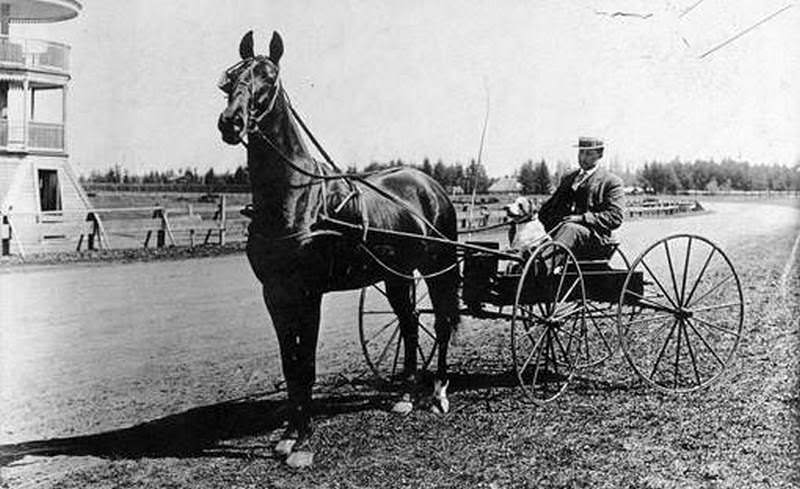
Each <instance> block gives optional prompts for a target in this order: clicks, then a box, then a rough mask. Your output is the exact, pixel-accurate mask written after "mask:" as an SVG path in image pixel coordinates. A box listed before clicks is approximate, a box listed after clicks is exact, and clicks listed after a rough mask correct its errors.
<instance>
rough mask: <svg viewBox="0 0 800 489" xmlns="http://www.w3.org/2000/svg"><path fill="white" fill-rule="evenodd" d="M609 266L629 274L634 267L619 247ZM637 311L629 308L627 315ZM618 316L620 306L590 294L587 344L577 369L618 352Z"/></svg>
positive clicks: (588, 298) (598, 363)
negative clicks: (594, 298)
mask: <svg viewBox="0 0 800 489" xmlns="http://www.w3.org/2000/svg"><path fill="white" fill-rule="evenodd" d="M608 265H609V266H610V267H611V269H613V270H625V271H628V270H630V268H631V263H630V261H629V260H628V257H627V256H625V253H623V252H622V250H620V249H619V248H617V249H615V250H614V253H613V254H612V255H611V258H610V259H609V262H608ZM584 276H585V275H584ZM635 308H636V306H631V305H626V306H625V312H624V314H625V315H633V314H635ZM617 314H618V304H617V303H612V302H602V301H595V300H592V299H591V294H589V297H587V299H586V341H585V343H584V345H585V347H584V349H583V351H582V355H581V357H580V358H579V359H578V364H577V368H580V369H582V368H588V367H595V366H597V365H600V364H602V363H604V362H606V361H607V360H608V359H609V358H611V357H613V356H614V354H616V353H617V350H618V349H619V338H618V337H617Z"/></svg>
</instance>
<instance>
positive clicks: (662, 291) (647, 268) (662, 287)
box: [641, 257, 678, 309]
mask: <svg viewBox="0 0 800 489" xmlns="http://www.w3.org/2000/svg"><path fill="white" fill-rule="evenodd" d="M641 263H642V265H644V268H645V270H647V273H649V274H650V276H651V277H653V280H654V281H655V283H656V285H658V288H659V289H661V293H662V294H664V297H666V299H667V300H668V301H669V302H670V304H672V307H674V308H675V309H678V305H677V304H675V301H673V300H672V297H670V296H669V294H668V293H667V291H666V289H664V286H663V285H661V280H659V279H658V277H656V275H655V274H654V273H653V271H652V270H651V269H650V267H649V266H648V265H647V262H646V261H644V257H642V261H641Z"/></svg>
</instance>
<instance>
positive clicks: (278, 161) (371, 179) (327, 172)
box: [218, 32, 458, 454]
mask: <svg viewBox="0 0 800 489" xmlns="http://www.w3.org/2000/svg"><path fill="white" fill-rule="evenodd" d="M239 54H240V56H241V61H239V62H238V63H237V64H235V65H234V66H233V67H231V68H229V69H228V70H227V71H226V72H225V73H224V75H223V78H222V80H221V81H220V88H221V89H222V90H223V91H224V92H225V93H226V94H227V96H228V106H227V107H226V108H225V110H224V111H223V112H222V113H221V114H220V117H219V123H218V127H219V130H220V132H221V134H222V139H223V140H224V141H225V142H226V143H228V144H233V145H235V144H239V143H243V144H244V145H245V146H246V147H247V167H248V170H249V172H250V181H251V185H252V193H253V207H252V212H251V213H250V215H251V217H252V222H251V223H250V226H249V237H248V242H247V257H248V259H249V260H250V265H251V266H252V268H253V271H254V272H255V274H256V276H257V277H258V279H259V280H260V281H261V283H262V285H263V295H264V301H265V302H266V305H267V309H268V310H269V314H270V316H271V317H272V322H273V324H274V327H275V331H276V333H277V336H278V340H279V342H280V349H281V360H282V362H283V374H284V377H285V378H286V384H287V387H288V396H289V405H290V415H289V424H288V427H287V429H286V431H285V433H284V435H283V437H282V440H281V442H279V443H278V445H277V446H276V450H277V451H279V452H281V453H283V454H288V453H289V452H291V450H292V447H293V446H295V444H296V443H297V442H298V441H303V440H305V439H306V438H307V437H308V436H309V435H310V434H311V431H312V425H311V413H310V412H309V408H310V403H311V386H312V384H313V383H314V377H315V352H316V347H317V335H318V332H319V319H320V302H321V299H322V294H324V293H325V292H329V291H334V290H348V289H357V288H360V287H364V286H366V285H368V284H372V283H376V282H380V281H385V283H386V290H387V295H388V297H389V301H390V303H391V304H392V308H393V309H394V311H395V313H396V314H397V316H398V319H399V323H400V329H401V334H402V339H403V343H404V352H405V362H404V363H405V364H404V366H403V369H404V370H403V372H404V375H405V376H406V378H407V379H414V378H415V374H416V368H417V357H416V352H417V320H416V318H415V317H414V311H413V307H412V303H411V294H410V291H411V284H412V281H411V280H409V279H408V278H407V277H408V276H409V275H410V274H412V273H413V271H414V270H419V272H420V273H422V274H423V275H425V274H433V275H434V276H431V277H428V278H427V279H426V283H427V285H428V289H429V291H430V296H431V302H432V304H433V307H434V311H435V316H436V321H435V330H436V337H437V346H438V349H439V357H438V368H437V373H436V380H435V382H434V384H435V390H436V391H437V396H438V399H439V400H440V402H439V406H440V408H441V410H442V411H445V410H446V409H447V401H446V398H445V397H444V387H446V376H447V345H448V342H449V339H450V335H451V332H452V330H453V328H455V326H456V325H457V323H458V297H457V287H458V270H457V268H456V267H455V266H454V264H455V262H456V252H455V248H454V247H453V246H450V245H447V244H445V243H443V242H439V243H435V242H429V241H424V240H420V239H416V238H412V237H408V236H407V235H406V236H403V235H390V234H387V233H384V232H380V231H381V230H393V231H398V232H400V233H407V234H413V235H419V236H435V237H439V238H445V239H448V240H456V239H457V234H456V213H455V209H454V208H453V205H452V203H451V202H450V200H449V199H448V197H447V194H446V193H445V191H444V190H443V189H442V188H441V186H439V185H438V184H437V183H436V182H435V181H434V180H432V179H431V178H429V177H428V176H427V175H425V174H424V173H422V172H419V171H416V170H413V169H406V168H404V169H397V170H395V171H389V172H381V173H378V174H374V175H370V176H368V177H359V176H356V177H353V178H347V179H345V178H342V177H340V176H339V175H341V174H338V173H337V172H336V171H335V170H334V169H333V168H332V167H331V166H330V165H328V164H323V163H321V162H318V161H316V160H314V159H313V158H312V157H311V156H310V155H309V152H308V151H307V149H306V146H305V144H304V142H303V138H302V136H301V134H300V132H299V131H298V128H297V125H296V119H295V118H294V117H293V114H292V111H291V106H290V103H289V99H288V97H287V96H286V93H285V92H284V91H283V88H282V87H281V83H280V78H279V72H280V68H279V61H280V58H281V55H282V54H283V41H282V40H281V38H280V36H279V35H278V33H273V37H272V40H271V42H270V53H269V56H256V55H255V54H254V52H253V39H252V32H248V33H247V34H245V36H244V37H243V38H242V41H241V44H240V46H239ZM343 123H344V122H343ZM337 223H338V224H337ZM342 223H345V224H342ZM369 253H372V254H374V255H375V256H376V257H377V258H379V259H380V261H381V262H383V264H382V265H381V264H378V262H376V261H375V260H374V259H373V258H372V257H370V256H369ZM440 271H445V272H444V273H437V272H440ZM442 401H443V402H442ZM298 446H299V445H298ZM295 449H297V446H295Z"/></svg>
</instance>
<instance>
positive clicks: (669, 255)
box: [664, 240, 681, 338]
mask: <svg viewBox="0 0 800 489" xmlns="http://www.w3.org/2000/svg"><path fill="white" fill-rule="evenodd" d="M664 253H665V254H666V255H667V264H669V275H670V277H672V290H673V291H674V292H675V300H676V301H678V304H680V300H681V297H680V295H679V294H678V281H677V280H676V279H675V269H674V268H673V266H672V253H670V251H669V240H665V241H664ZM679 338H680V336H679Z"/></svg>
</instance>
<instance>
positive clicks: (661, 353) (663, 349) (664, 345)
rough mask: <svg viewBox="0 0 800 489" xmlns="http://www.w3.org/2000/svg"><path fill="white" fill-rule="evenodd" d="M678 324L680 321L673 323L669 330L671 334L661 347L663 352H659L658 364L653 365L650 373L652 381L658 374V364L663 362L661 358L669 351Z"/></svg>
mask: <svg viewBox="0 0 800 489" xmlns="http://www.w3.org/2000/svg"><path fill="white" fill-rule="evenodd" d="M676 324H678V320H677V319H676V320H675V321H673V322H672V327H671V328H670V330H669V334H668V335H667V339H666V340H665V341H664V344H663V345H661V350H660V351H659V352H658V357H657V358H656V362H655V363H654V364H653V370H652V371H651V372H650V378H651V379H652V378H653V376H654V375H655V374H656V370H657V369H658V364H659V362H661V357H663V356H664V352H665V351H666V350H667V345H668V344H669V340H670V339H671V338H672V333H674V332H675V325H676Z"/></svg>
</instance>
